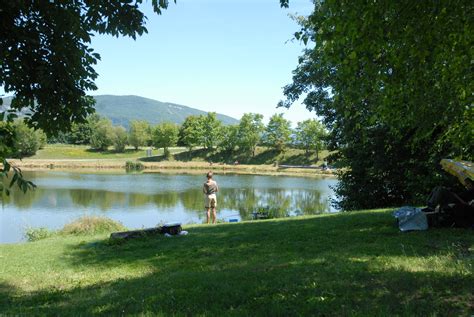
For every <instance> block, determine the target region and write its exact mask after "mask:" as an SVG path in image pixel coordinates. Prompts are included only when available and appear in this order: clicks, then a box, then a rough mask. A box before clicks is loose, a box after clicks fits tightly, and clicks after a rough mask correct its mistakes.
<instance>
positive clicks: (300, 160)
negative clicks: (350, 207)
mask: <svg viewBox="0 0 474 317" xmlns="http://www.w3.org/2000/svg"><path fill="white" fill-rule="evenodd" d="M328 155H329V152H328V151H326V150H324V151H321V153H319V157H318V158H316V156H315V154H314V153H311V154H310V155H306V154H305V151H304V150H299V149H287V150H286V151H285V152H283V153H278V152H277V151H275V150H273V149H269V148H266V147H257V150H256V151H255V156H251V155H249V154H248V153H241V152H238V151H236V152H233V153H229V152H225V151H219V150H214V151H210V150H207V149H195V150H192V151H191V152H189V151H187V150H183V151H181V152H177V153H175V154H174V155H173V159H174V160H176V161H181V162H214V163H226V164H233V163H234V162H235V161H238V162H239V163H240V164H251V165H264V164H266V165H268V164H274V163H278V164H288V165H321V164H322V163H323V160H324V158H326V157H327V156H328ZM163 160H164V157H163V156H155V157H151V158H146V159H143V161H147V162H160V161H163Z"/></svg>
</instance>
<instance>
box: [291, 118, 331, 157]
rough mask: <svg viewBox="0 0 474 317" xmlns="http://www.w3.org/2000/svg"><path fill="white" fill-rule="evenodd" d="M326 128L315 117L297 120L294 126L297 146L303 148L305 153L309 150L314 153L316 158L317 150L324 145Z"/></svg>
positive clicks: (317, 155) (307, 153)
mask: <svg viewBox="0 0 474 317" xmlns="http://www.w3.org/2000/svg"><path fill="white" fill-rule="evenodd" d="M325 137H326V130H325V129H324V126H323V125H322V124H321V122H319V121H317V120H315V119H308V120H305V121H302V122H298V125H297V127H296V142H297V146H298V147H299V148H303V149H305V152H306V155H309V153H310V151H314V152H315V153H316V159H319V151H321V150H322V149H323V147H324V139H325Z"/></svg>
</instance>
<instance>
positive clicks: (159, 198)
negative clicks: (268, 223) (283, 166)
mask: <svg viewBox="0 0 474 317" xmlns="http://www.w3.org/2000/svg"><path fill="white" fill-rule="evenodd" d="M24 176H25V177H26V178H27V179H28V180H31V181H33V182H34V183H35V184H36V185H37V188H36V189H35V190H33V191H29V192H27V193H26V194H23V193H22V192H20V191H19V190H16V189H14V190H12V193H11V195H10V196H9V197H5V199H4V201H3V204H2V207H1V211H0V243H15V242H21V241H25V237H24V232H25V229H26V228H29V227H46V228H49V229H60V228H62V227H63V226H64V225H65V224H67V223H70V222H72V221H73V220H75V219H77V218H79V217H82V216H105V217H108V218H111V219H114V220H117V221H120V222H121V223H122V224H123V225H125V226H126V227H127V228H130V229H135V228H143V227H153V226H156V225H157V224H162V223H166V222H181V223H183V224H187V223H202V222H203V221H205V219H206V215H205V211H204V199H203V194H202V191H201V188H202V184H203V183H204V181H205V176H204V175H188V174H159V173H149V174H147V173H145V174H124V173H115V174H111V173H100V174H98V173H81V172H60V171H44V172H24ZM214 178H215V180H216V181H217V182H218V184H219V189H220V192H219V193H218V200H217V202H218V208H217V211H218V214H217V218H218V219H219V220H222V221H229V219H238V220H239V221H240V220H248V219H252V212H254V211H256V210H257V209H259V208H266V209H268V210H271V211H272V213H274V214H276V215H277V216H294V215H311V214H319V213H323V212H334V211H336V210H335V209H334V208H333V207H331V204H330V199H331V198H334V192H333V190H332V189H331V188H330V186H334V185H336V184H337V180H336V179H334V178H302V177H287V176H260V175H229V174H227V175H219V174H217V175H215V176H214Z"/></svg>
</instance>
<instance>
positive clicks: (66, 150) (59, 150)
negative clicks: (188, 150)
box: [29, 144, 184, 160]
mask: <svg viewBox="0 0 474 317" xmlns="http://www.w3.org/2000/svg"><path fill="white" fill-rule="evenodd" d="M183 150H184V148H173V149H171V152H172V153H175V152H181V151H183ZM152 154H153V155H162V154H163V149H159V150H156V149H155V150H153V152H152ZM145 156H146V150H145V149H138V150H135V149H134V148H129V147H128V148H126V150H125V152H123V153H117V152H115V151H114V150H113V148H112V147H110V149H109V150H108V151H103V152H100V151H96V150H92V149H91V148H90V147H89V146H86V145H70V144H48V145H46V146H45V147H44V149H41V150H39V151H38V152H37V153H36V155H34V156H31V157H29V158H31V159H44V160H54V159H137V158H140V157H145Z"/></svg>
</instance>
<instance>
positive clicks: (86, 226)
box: [59, 217, 127, 235]
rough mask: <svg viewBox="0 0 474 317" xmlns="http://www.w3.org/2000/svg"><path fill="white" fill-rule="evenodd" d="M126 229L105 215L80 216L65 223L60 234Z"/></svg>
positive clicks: (81, 233) (95, 232)
mask: <svg viewBox="0 0 474 317" xmlns="http://www.w3.org/2000/svg"><path fill="white" fill-rule="evenodd" d="M124 230H127V228H125V227H124V226H123V225H122V224H121V223H120V222H117V221H115V220H112V219H109V218H105V217H82V218H79V219H77V220H75V221H74V222H72V223H70V224H67V225H65V226H64V228H63V229H61V230H60V231H59V233H61V234H66V235H67V234H72V235H83V234H97V233H108V232H112V231H124Z"/></svg>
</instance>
